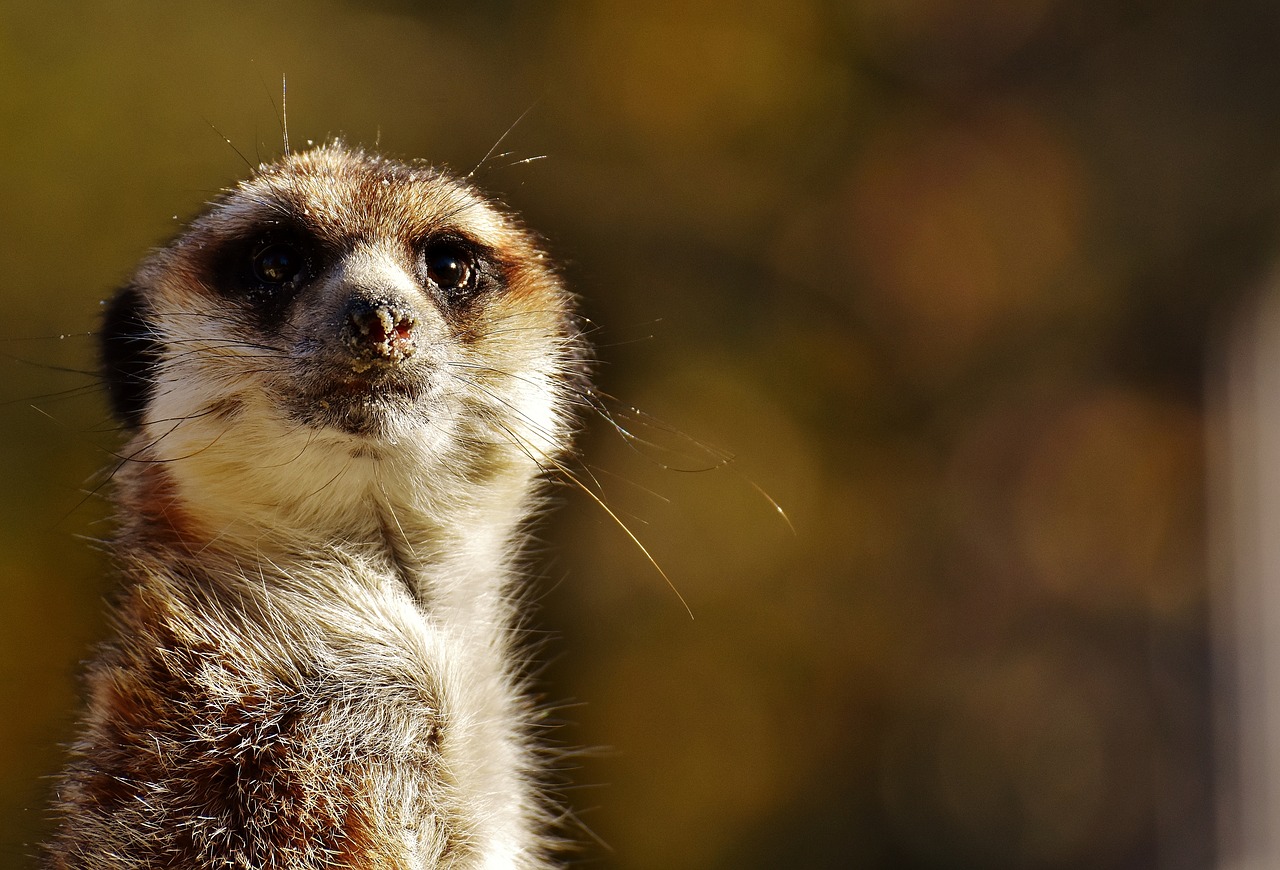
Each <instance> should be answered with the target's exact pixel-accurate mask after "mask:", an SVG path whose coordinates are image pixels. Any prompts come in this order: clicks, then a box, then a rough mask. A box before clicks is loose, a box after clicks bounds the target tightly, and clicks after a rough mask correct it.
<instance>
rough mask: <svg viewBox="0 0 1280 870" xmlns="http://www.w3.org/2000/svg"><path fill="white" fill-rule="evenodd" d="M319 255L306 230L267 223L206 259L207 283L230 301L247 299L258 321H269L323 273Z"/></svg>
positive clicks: (322, 262) (322, 258)
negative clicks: (208, 276) (209, 279)
mask: <svg viewBox="0 0 1280 870" xmlns="http://www.w3.org/2000/svg"><path fill="white" fill-rule="evenodd" d="M323 255H324V248H323V247H322V246H321V245H320V244H319V243H318V242H317V241H316V240H315V239H313V238H312V237H311V236H310V235H309V234H308V233H306V232H305V231H303V230H301V229H299V228H295V227H289V226H270V227H266V228H264V230H263V232H261V233H258V234H252V235H246V236H244V237H241V238H237V239H232V240H230V241H228V242H226V243H224V245H223V246H222V247H221V248H220V249H219V250H218V251H217V252H216V253H215V254H214V255H213V257H212V258H211V260H210V261H209V262H210V267H211V269H210V278H211V283H212V285H213V287H214V288H216V289H217V290H218V292H220V293H222V294H223V295H224V296H226V297H228V298H229V299H231V300H235V301H243V302H247V303H249V306H250V308H251V310H252V312H253V314H254V315H255V316H256V317H257V318H259V319H260V320H261V322H263V323H270V322H272V321H275V320H277V319H278V318H279V317H281V316H283V314H284V311H285V310H286V309H287V308H288V305H289V303H290V302H291V301H292V300H293V298H294V297H295V296H296V295H297V292H298V291H299V290H301V289H302V288H303V287H304V286H306V285H307V283H308V282H310V281H311V280H313V279H314V278H315V277H316V276H317V275H319V274H320V272H321V271H323V269H324V256H323Z"/></svg>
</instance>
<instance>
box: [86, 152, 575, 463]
mask: <svg viewBox="0 0 1280 870" xmlns="http://www.w3.org/2000/svg"><path fill="white" fill-rule="evenodd" d="M573 345H574V340H573V329H572V317H571V314H570V306H569V300H568V297H567V295H566V294H565V292H564V290H563V289H562V288H561V286H560V284H559V282H558V280H557V279H556V277H555V276H554V274H553V273H552V271H551V270H550V268H549V267H548V265H547V264H546V261H545V258H544V256H543V254H542V253H541V252H540V251H539V250H538V248H537V247H536V245H535V243H534V242H533V240H532V239H531V237H530V236H529V235H528V233H526V232H525V231H524V230H523V229H522V228H521V227H520V226H519V225H518V224H517V223H516V222H515V221H514V220H513V219H512V218H511V217H509V216H508V215H506V214H505V213H504V212H502V211H500V210H498V209H496V208H495V207H494V206H492V205H491V204H490V203H489V202H488V201H487V200H485V199H484V198H482V197H481V196H480V195H479V194H477V193H476V192H475V191H474V190H473V189H472V188H470V187H469V186H468V185H466V184H464V183H462V182H459V181H457V180H455V179H453V178H451V177H449V176H446V175H444V174H442V173H440V172H439V171H437V170H434V169H431V168H427V167H416V166H411V165H407V164H402V163H397V162H394V161H388V160H384V159H381V158H376V157H372V156H368V155H364V154H361V153H353V152H350V151H347V150H345V149H342V148H341V147H338V146H330V147H325V148H320V149H316V150H314V151H310V152H306V153H303V154H300V155H294V156H292V157H288V158H286V159H285V160H283V161H281V162H279V163H276V164H273V165H270V166H266V167H263V168H262V169H261V170H260V171H259V173H258V174H257V175H256V176H255V177H254V178H252V179H250V180H248V181H246V182H244V183H242V184H241V185H240V186H239V187H238V188H236V189H235V190H233V191H231V192H230V193H228V194H227V195H226V196H225V197H223V198H222V199H221V200H219V201H218V202H216V203H214V204H213V206H212V207H211V209H210V210H209V211H208V212H207V213H206V214H205V215H203V216H202V217H200V218H198V219H197V220H196V221H195V222H194V223H193V224H192V225H191V226H190V228H189V229H188V230H187V231H186V232H185V233H184V234H183V235H181V236H180V237H179V238H178V239H177V240H176V241H174V242H173V243H172V244H170V245H169V246H167V247H166V248H164V249H161V250H160V251H158V252H157V253H156V254H154V255H153V256H152V257H151V258H149V259H148V260H147V261H146V262H145V263H144V264H143V265H142V267H141V268H140V269H139V271H138V273H137V276H136V277H135V279H134V281H133V282H132V283H131V284H129V285H128V286H127V287H125V288H124V290H122V291H121V292H120V293H119V294H118V295H117V296H116V298H115V299H114V300H113V301H112V302H111V304H110V307H109V308H108V313H107V318H106V323H105V328H104V330H103V341H102V347H103V356H104V362H105V370H106V374H107V383H108V388H109V392H110V396H111V399H112V404H113V406H114V409H115V411H116V413H117V415H118V416H119V417H120V418H121V419H122V420H123V421H124V422H125V423H126V425H128V426H129V427H131V428H135V429H143V430H146V431H147V435H148V436H149V437H150V438H153V439H154V438H161V437H163V436H165V435H166V434H167V433H168V432H169V431H170V427H175V426H176V427H178V428H181V429H185V430H188V431H192V430H207V431H209V432H212V433H213V434H214V435H216V434H217V432H218V431H220V430H219V429H218V426H219V425H223V426H231V425H232V424H233V423H236V424H239V425H241V426H245V425H247V424H246V421H248V424H252V425H254V426H256V430H255V431H259V432H260V433H262V432H271V431H275V432H278V433H280V434H281V437H287V436H288V435H291V434H292V435H297V436H298V437H304V438H308V439H312V440H314V439H317V438H323V439H329V440H330V441H334V440H335V439H336V440H337V441H338V442H341V443H349V444H362V445H374V446H376V445H377V444H380V443H382V444H385V443H395V442H397V441H398V440H402V439H405V438H417V439H421V438H424V437H430V433H436V434H437V435H440V434H441V433H444V434H447V436H448V440H449V441H451V442H453V443H459V442H461V443H472V444H474V445H484V444H493V443H498V442H503V441H506V442H509V443H517V444H518V445H519V446H520V448H521V449H522V450H523V451H525V452H526V453H528V452H530V451H532V452H533V453H534V454H539V453H541V454H546V453H549V452H552V451H554V450H555V449H556V444H555V442H556V441H557V440H559V438H558V436H559V435H560V434H561V433H562V431H563V421H562V419H561V417H563V415H564V408H563V405H564V397H565V394H566V392H565V384H566V381H567V379H568V377H569V373H570V370H571V369H572V368H573V367H574V366H575V364H576V363H575V359H574V351H573ZM171 440H179V439H171ZM370 449H372V448H370Z"/></svg>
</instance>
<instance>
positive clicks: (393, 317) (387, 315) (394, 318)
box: [343, 296, 418, 363]
mask: <svg viewBox="0 0 1280 870" xmlns="http://www.w3.org/2000/svg"><path fill="white" fill-rule="evenodd" d="M417 325H418V321H417V318H416V317H415V316H414V314H413V311H412V310H410V308H409V306H408V305H405V304H402V303H397V302H395V301H391V300H370V299H366V298H364V297H361V296H356V297H353V298H352V299H351V301H350V302H349V303H347V316H346V325H345V327H344V334H343V338H344V340H345V343H346V345H347V349H348V350H349V351H350V352H351V354H352V356H353V357H354V358H355V359H356V360H359V361H363V362H376V361H383V362H388V363H398V362H400V361H401V360H403V359H406V358H408V357H410V356H412V355H413V352H414V350H415V349H416V347H417V339H416V338H415V335H414V331H415V327H417Z"/></svg>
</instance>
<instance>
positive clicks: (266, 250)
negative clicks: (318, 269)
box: [253, 242, 307, 284]
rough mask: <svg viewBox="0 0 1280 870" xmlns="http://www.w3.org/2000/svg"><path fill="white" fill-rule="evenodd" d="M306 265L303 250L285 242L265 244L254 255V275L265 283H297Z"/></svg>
mask: <svg viewBox="0 0 1280 870" xmlns="http://www.w3.org/2000/svg"><path fill="white" fill-rule="evenodd" d="M306 265H307V264H306V258H305V257H304V256H303V255H302V252H301V251H299V250H298V249H297V248H295V247H294V246H293V245H290V244H287V243H285V242H273V243H271V244H268V245H265V246H263V247H261V248H259V249H258V251H257V253H255V254H254V255H253V275H254V277H255V278H257V279H258V280H259V281H261V282H262V283H263V284H293V283H297V282H298V281H299V280H300V279H301V278H302V276H303V273H304V272H305V270H306Z"/></svg>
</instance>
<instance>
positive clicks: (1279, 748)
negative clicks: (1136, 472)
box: [1211, 275, 1280, 870]
mask: <svg viewBox="0 0 1280 870" xmlns="http://www.w3.org/2000/svg"><path fill="white" fill-rule="evenodd" d="M1278 279H1280V275H1277V276H1273V278H1272V281H1271V287H1270V289H1269V291H1268V292H1267V293H1265V294H1264V295H1263V296H1262V297H1261V298H1260V299H1259V300H1258V301H1257V302H1256V303H1255V304H1254V305H1253V306H1250V307H1249V308H1248V309H1247V310H1246V311H1245V313H1244V316H1243V317H1241V318H1240V321H1239V323H1238V324H1237V328H1236V330H1235V333H1234V334H1233V335H1232V337H1231V340H1230V344H1229V345H1228V349H1227V354H1228V359H1227V361H1226V365H1225V366H1224V370H1225V372H1224V373H1225V377H1224V378H1222V379H1221V380H1220V382H1219V383H1218V384H1217V385H1215V386H1216V387H1217V392H1216V394H1214V395H1211V400H1213V401H1216V402H1217V405H1218V408H1217V410H1218V412H1219V413H1218V414H1217V415H1216V416H1217V418H1218V421H1219V423H1220V426H1219V427H1218V430H1219V431H1218V437H1217V438H1216V439H1215V441H1216V443H1215V445H1214V446H1215V448H1216V449H1215V450H1214V451H1213V455H1212V456H1211V463H1212V465H1211V468H1212V469H1213V474H1214V482H1215V484H1216V486H1215V494H1216V495H1217V496H1218V498H1217V499H1216V504H1215V505H1214V508H1215V510H1214V517H1213V520H1214V527H1215V530H1216V532H1217V538H1218V540H1217V546H1216V548H1215V550H1216V554H1217V556H1218V558H1219V564H1218V565H1217V568H1218V572H1217V573H1218V577H1219V578H1220V581H1221V582H1220V584H1219V588H1218V589H1217V590H1216V592H1217V594H1216V596H1215V599H1214V601H1215V605H1216V607H1215V610H1216V613H1215V625H1214V628H1215V631H1216V632H1217V641H1218V643H1217V647H1216V655H1217V666H1216V669H1215V670H1216V672H1217V674H1218V682H1217V685H1216V687H1215V688H1216V690H1217V703H1218V705H1219V710H1218V713H1219V717H1218V718H1219V728H1218V735H1217V744H1218V769H1219V776H1218V828H1219V837H1220V841H1221V848H1220V856H1221V857H1220V860H1219V866H1220V867H1222V868H1224V870H1271V868H1275V867H1280V804H1277V801H1276V790H1277V788H1278V787H1280V280H1278Z"/></svg>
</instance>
